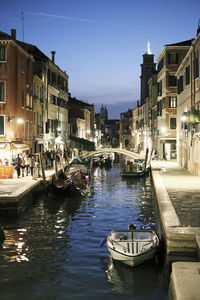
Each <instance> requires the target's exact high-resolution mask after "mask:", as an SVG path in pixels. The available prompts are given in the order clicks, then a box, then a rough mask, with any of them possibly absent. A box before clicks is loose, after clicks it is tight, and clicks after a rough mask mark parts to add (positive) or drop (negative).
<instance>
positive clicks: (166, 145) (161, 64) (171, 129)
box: [157, 40, 192, 160]
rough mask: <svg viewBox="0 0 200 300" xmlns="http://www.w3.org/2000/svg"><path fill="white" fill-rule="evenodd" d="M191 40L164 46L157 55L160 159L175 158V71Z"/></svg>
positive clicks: (158, 146) (158, 145)
mask: <svg viewBox="0 0 200 300" xmlns="http://www.w3.org/2000/svg"><path fill="white" fill-rule="evenodd" d="M191 43H192V40H188V41H184V42H180V43H175V44H170V45H165V46H164V47H163V49H162V50H161V52H160V54H159V55H158V58H157V62H158V75H157V82H158V98H157V127H158V135H157V148H158V149H157V150H158V152H159V153H160V157H161V158H164V159H167V160H170V159H176V158H177V151H176V144H177V140H176V134H177V119H176V110H177V80H176V71H177V69H178V67H179V65H180V64H181V62H182V60H183V58H184V57H185V55H186V54H187V52H188V50H189V48H190V45H191Z"/></svg>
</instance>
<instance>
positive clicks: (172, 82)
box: [168, 75, 177, 86]
mask: <svg viewBox="0 0 200 300" xmlns="http://www.w3.org/2000/svg"><path fill="white" fill-rule="evenodd" d="M176 84H177V83H176V76H173V75H169V76H168V85H169V86H176Z"/></svg>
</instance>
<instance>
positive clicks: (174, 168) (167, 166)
mask: <svg viewBox="0 0 200 300" xmlns="http://www.w3.org/2000/svg"><path fill="white" fill-rule="evenodd" d="M151 165H152V170H155V169H160V171H159V173H160V176H161V178H162V181H163V183H164V185H165V188H166V190H167V192H168V195H169V197H170V200H171V202H172V204H173V206H174V209H175V211H176V214H177V216H178V218H179V221H180V223H181V226H191V227H200V177H199V176H193V175H191V174H190V173H189V172H188V171H186V170H185V169H183V168H181V167H180V166H179V165H178V164H177V163H176V162H172V161H152V164H151Z"/></svg>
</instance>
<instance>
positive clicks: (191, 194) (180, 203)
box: [151, 161, 200, 300]
mask: <svg viewBox="0 0 200 300" xmlns="http://www.w3.org/2000/svg"><path fill="white" fill-rule="evenodd" d="M151 166H152V177H153V182H154V188H155V193H156V198H157V203H158V207H159V212H160V219H161V223H162V228H163V236H164V238H165V244H166V252H167V255H168V258H169V257H171V261H172V273H171V280H170V288H169V300H174V299H177V300H194V299H196V300H197V299H200V288H199V287H200V285H199V282H200V281H199V279H200V276H199V274H200V271H199V270H200V269H199V267H200V177H198V176H193V175H191V174H190V173H189V172H188V171H186V170H185V169H183V168H181V167H180V166H179V165H178V164H177V163H176V162H171V161H152V163H151ZM177 260H180V262H174V261H177Z"/></svg>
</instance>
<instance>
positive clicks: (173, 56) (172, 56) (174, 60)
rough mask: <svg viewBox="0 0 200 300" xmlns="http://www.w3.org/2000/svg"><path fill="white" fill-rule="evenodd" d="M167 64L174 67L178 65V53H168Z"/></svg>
mask: <svg viewBox="0 0 200 300" xmlns="http://www.w3.org/2000/svg"><path fill="white" fill-rule="evenodd" d="M168 64H169V65H176V64H178V53H173V52H172V53H168Z"/></svg>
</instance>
